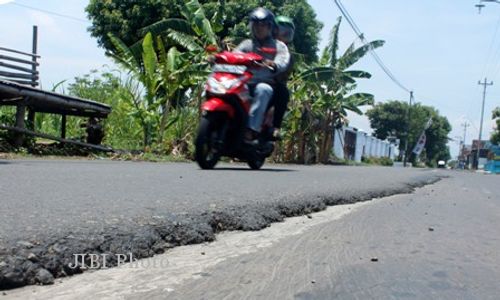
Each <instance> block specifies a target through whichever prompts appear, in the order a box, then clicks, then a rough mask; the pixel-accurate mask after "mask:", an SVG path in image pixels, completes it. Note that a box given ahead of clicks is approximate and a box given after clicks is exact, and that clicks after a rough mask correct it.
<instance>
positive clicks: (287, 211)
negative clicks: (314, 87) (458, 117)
mask: <svg viewBox="0 0 500 300" xmlns="http://www.w3.org/2000/svg"><path fill="white" fill-rule="evenodd" d="M440 174H441V175H442V174H443V173H439V172H435V171H432V170H410V169H398V168H387V167H385V168H382V167H339V166H292V165H275V166H270V165H269V166H265V169H263V170H261V171H251V170H249V169H248V168H247V167H246V166H244V165H229V164H226V165H224V164H221V165H220V168H218V169H217V170H213V171H203V170H200V169H199V168H198V167H197V166H196V165H195V164H188V163H178V164H171V163H144V162H141V163H137V162H113V161H85V160H82V161H73V160H68V161H47V160H21V161H16V160H12V161H2V162H1V163H0V176H1V178H2V181H1V182H0V209H1V215H2V218H0V289H6V288H12V287H17V286H23V285H26V284H36V283H50V282H52V281H53V278H51V277H54V276H55V277H61V276H65V275H71V274H74V273H79V272H81V270H82V269H83V268H84V267H85V264H88V262H84V263H82V268H75V269H73V268H68V266H69V265H70V264H71V263H72V262H73V261H74V255H77V254H83V253H93V254H105V255H108V254H109V255H110V257H114V256H116V255H117V254H124V253H132V254H133V257H134V258H145V257H150V256H152V255H154V254H159V253H162V252H164V251H165V250H167V249H170V248H172V247H175V246H180V245H186V244H195V243H202V242H207V241H212V240H214V238H215V234H216V233H217V232H221V231H225V230H235V229H242V230H258V229H262V228H265V227H267V226H268V225H269V224H271V223H272V222H277V221H281V220H283V218H284V217H289V216H296V215H304V214H308V213H311V212H313V211H319V210H322V209H324V208H325V207H326V206H327V205H335V204H341V203H354V202H358V201H364V200H370V199H372V198H376V197H381V196H387V195H391V194H396V193H408V192H411V191H412V189H413V187H415V186H421V185H424V184H428V183H431V182H435V181H436V180H438V179H439V177H440V176H441V175H440ZM103 259H106V263H107V264H108V265H114V264H118V262H117V260H116V259H115V260H113V259H111V260H110V261H107V258H103ZM40 272H41V273H40Z"/></svg>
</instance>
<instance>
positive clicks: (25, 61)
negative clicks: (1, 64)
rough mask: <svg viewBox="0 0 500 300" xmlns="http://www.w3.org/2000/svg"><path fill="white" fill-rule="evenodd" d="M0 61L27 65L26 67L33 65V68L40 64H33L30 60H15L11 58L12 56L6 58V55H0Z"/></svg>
mask: <svg viewBox="0 0 500 300" xmlns="http://www.w3.org/2000/svg"><path fill="white" fill-rule="evenodd" d="M0 59H4V60H10V61H15V62H18V63H23V64H28V65H35V66H39V65H40V63H38V62H33V61H31V60H25V59H20V58H17V57H12V56H7V55H1V54H0Z"/></svg>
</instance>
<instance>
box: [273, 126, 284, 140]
mask: <svg viewBox="0 0 500 300" xmlns="http://www.w3.org/2000/svg"><path fill="white" fill-rule="evenodd" d="M281 139H282V136H281V130H280V129H279V128H274V131H273V140H274V141H281Z"/></svg>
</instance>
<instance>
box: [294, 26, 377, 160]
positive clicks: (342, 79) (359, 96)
mask: <svg viewBox="0 0 500 300" xmlns="http://www.w3.org/2000/svg"><path fill="white" fill-rule="evenodd" d="M341 20H342V19H341V18H340V17H339V18H338V21H337V24H336V25H335V26H334V27H333V29H332V31H331V34H330V42H329V44H328V46H327V47H326V48H325V49H324V51H323V55H322V57H321V60H320V64H319V65H317V66H314V67H311V68H308V69H306V70H305V71H303V72H302V73H300V75H299V78H300V79H301V80H305V81H306V82H308V86H309V87H310V88H311V93H310V95H312V96H313V97H314V98H313V99H312V100H311V102H312V105H311V110H312V112H313V114H314V115H315V116H316V117H317V118H318V122H319V126H318V129H319V131H318V134H317V138H318V143H319V155H318V156H319V161H320V162H322V163H326V162H328V159H329V155H330V153H331V150H332V147H333V143H332V136H333V131H334V129H335V128H339V127H341V126H343V125H344V124H346V123H347V122H348V120H347V111H352V112H355V113H357V114H362V111H361V110H360V109H359V107H360V106H364V105H371V104H373V102H374V97H373V95H371V94H367V93H353V91H354V90H355V89H356V80H358V79H369V78H370V77H371V75H370V73H368V72H365V71H360V70H350V69H349V68H351V67H352V66H353V65H354V64H355V63H356V62H358V61H359V60H360V59H361V58H362V57H363V56H365V55H366V54H367V53H368V52H369V51H370V50H372V49H375V48H378V47H381V46H382V45H383V44H384V41H380V40H377V41H372V42H369V43H367V44H365V45H363V46H361V47H359V48H356V47H355V44H354V43H352V44H351V45H350V46H349V47H348V48H347V50H346V51H345V52H344V53H343V54H342V55H341V56H340V57H339V56H338V54H337V52H338V41H339V36H338V32H339V27H340V23H341Z"/></svg>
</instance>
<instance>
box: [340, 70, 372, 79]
mask: <svg viewBox="0 0 500 300" xmlns="http://www.w3.org/2000/svg"><path fill="white" fill-rule="evenodd" d="M343 73H344V74H346V75H348V76H350V77H352V78H366V79H370V78H371V77H372V74H370V73H368V72H366V71H356V70H352V71H344V72H343Z"/></svg>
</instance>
